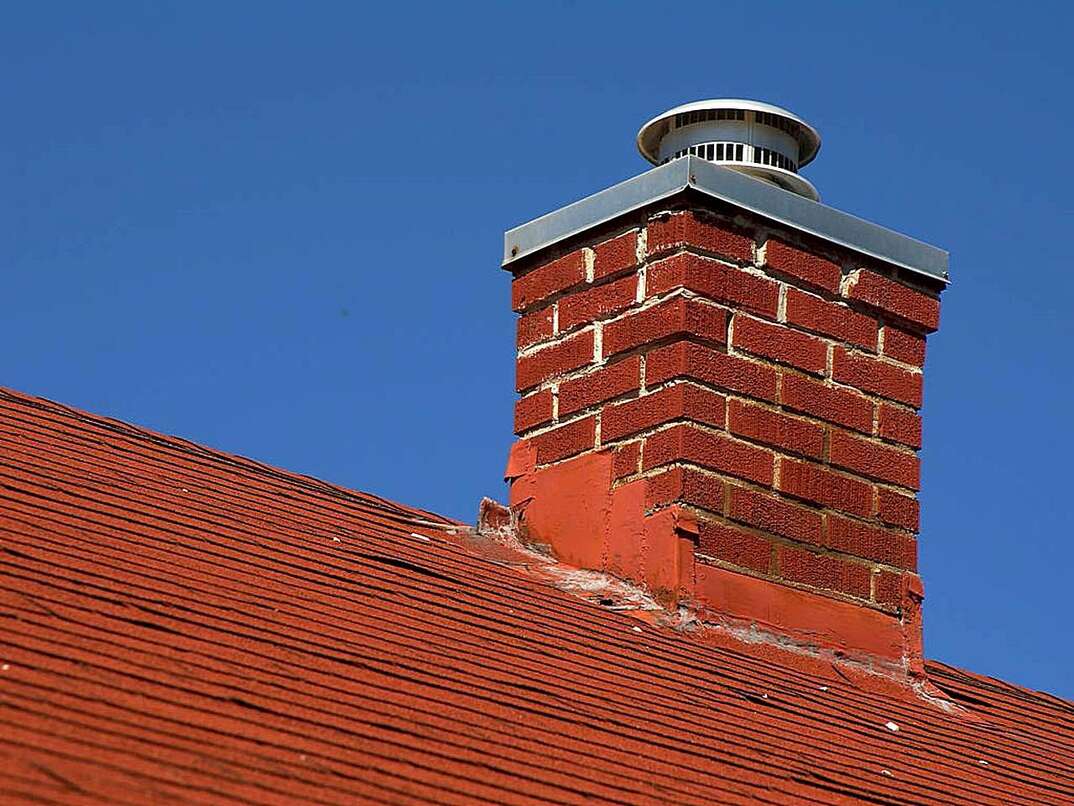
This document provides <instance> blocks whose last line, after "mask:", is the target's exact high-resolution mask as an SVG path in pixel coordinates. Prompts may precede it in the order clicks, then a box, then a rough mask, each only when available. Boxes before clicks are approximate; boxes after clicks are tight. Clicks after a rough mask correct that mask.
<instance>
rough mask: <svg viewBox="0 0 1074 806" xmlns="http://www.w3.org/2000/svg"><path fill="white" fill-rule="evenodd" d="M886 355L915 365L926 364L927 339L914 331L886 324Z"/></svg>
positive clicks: (921, 365)
mask: <svg viewBox="0 0 1074 806" xmlns="http://www.w3.org/2000/svg"><path fill="white" fill-rule="evenodd" d="M884 355H886V356H887V357H888V358H894V359H895V360H896V361H904V362H905V363H907V364H913V365H914V366H915V367H923V366H925V340H924V339H923V338H921V337H920V336H917V335H915V334H913V333H908V332H907V331H905V330H900V329H899V328H897V327H894V326H892V325H884Z"/></svg>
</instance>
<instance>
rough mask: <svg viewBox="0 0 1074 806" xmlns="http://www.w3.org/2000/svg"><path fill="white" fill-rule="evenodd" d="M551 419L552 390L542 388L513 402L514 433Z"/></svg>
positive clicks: (519, 432)
mask: <svg viewBox="0 0 1074 806" xmlns="http://www.w3.org/2000/svg"><path fill="white" fill-rule="evenodd" d="M551 421H552V390H551V389H542V390H541V391H539V392H534V393H533V394H532V395H527V396H526V397H523V398H520V399H519V400H518V402H517V403H515V433H516V434H521V433H522V432H523V431H528V430H529V429H531V428H534V427H536V426H538V425H543V424H544V423H549V422H551Z"/></svg>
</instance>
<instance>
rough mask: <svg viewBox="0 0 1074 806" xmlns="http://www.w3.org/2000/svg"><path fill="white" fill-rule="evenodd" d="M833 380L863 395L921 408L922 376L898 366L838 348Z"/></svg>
mask: <svg viewBox="0 0 1074 806" xmlns="http://www.w3.org/2000/svg"><path fill="white" fill-rule="evenodd" d="M832 377H833V378H834V379H835V380H836V381H838V382H839V383H845V384H847V385H848V386H853V387H855V388H857V389H861V390H862V391H863V392H871V393H872V394H874V395H879V396H880V397H886V398H889V399H891V400H897V401H899V402H900V403H905V404H906V405H908V406H913V407H914V408H915V409H919V408H921V381H922V378H921V373H920V372H911V371H910V370H908V369H904V368H902V367H900V366H897V365H895V364H889V363H887V362H885V361H881V360H879V359H877V358H871V357H869V356H867V355H862V354H860V353H852V352H850V351H848V350H845V349H843V348H842V347H836V348H835V356H834V358H833V361H832Z"/></svg>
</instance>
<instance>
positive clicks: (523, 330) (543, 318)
mask: <svg viewBox="0 0 1074 806" xmlns="http://www.w3.org/2000/svg"><path fill="white" fill-rule="evenodd" d="M515 332H516V335H517V336H518V339H517V343H518V349H520V350H522V349H524V348H526V347H529V346H530V345H531V344H536V343H537V342H539V341H544V340H545V339H550V338H552V306H549V307H547V308H542V309H541V310H539V311H533V312H532V313H524V314H522V316H520V317H518V322H517V324H516V326H515Z"/></svg>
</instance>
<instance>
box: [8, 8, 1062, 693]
mask: <svg viewBox="0 0 1074 806" xmlns="http://www.w3.org/2000/svg"><path fill="white" fill-rule="evenodd" d="M5 16H6V19H5V25H4V26H3V31H2V32H0V52H2V53H3V57H2V58H3V60H4V63H5V65H4V70H3V77H2V78H0V93H2V95H0V100H2V103H3V108H4V112H5V114H4V123H3V126H2V127H0V144H2V148H0V182H2V193H0V204H2V205H3V207H2V209H0V250H2V251H0V257H2V259H3V272H4V285H3V295H2V299H3V316H2V317H0V339H2V343H3V345H4V349H3V350H0V385H4V386H8V387H12V388H16V389H20V390H23V391H27V392H31V393H35V394H40V395H44V396H46V397H50V398H53V399H56V400H59V401H62V402H65V403H69V404H71V405H75V406H79V407H83V408H87V409H90V410H93V411H96V412H102V413H105V414H108V415H111V416H114V417H118V418H122V419H124V420H129V421H132V422H135V423H139V424H142V425H146V426H149V427H152V428H154V429H158V430H162V431H165V432H169V433H174V434H179V435H182V436H184V437H187V438H190V439H193V440H197V441H200V442H204V443H206V444H209V445H212V446H215V447H219V448H222V449H226V450H228V451H232V452H236V453H241V454H245V455H249V456H252V457H255V458H258V459H261V460H263V461H267V462H270V463H273V464H277V465H281V466H284V467H287V468H290V469H294V470H298V471H302V472H306V473H310V474H313V475H316V476H319V477H322V478H325V479H328V480H331V481H334V482H337V483H340V484H343V485H347V486H350V487H355V488H360V489H363V490H369V491H373V492H376V493H380V494H383V495H386V496H389V497H392V498H395V499H398V500H401V501H404V502H407V503H411V504H415V505H419V506H423V507H426V508H429V509H433V510H437V511H440V512H443V513H445V514H450V515H454V516H457V517H461V518H465V519H468V520H469V519H472V517H473V515H474V513H475V511H476V507H477V502H478V500H479V499H480V497H481V496H482V495H492V496H495V497H499V498H501V499H502V498H503V487H502V483H501V481H500V475H501V471H502V469H503V465H504V460H505V457H506V452H507V448H508V445H509V444H510V441H511V412H512V402H513V384H512V379H513V362H512V349H513V315H512V314H511V311H510V309H509V304H508V278H507V276H506V275H505V274H504V273H503V272H502V271H501V270H500V269H499V261H500V254H501V246H502V233H503V231H504V230H505V229H507V228H509V227H511V226H513V225H515V224H518V223H520V222H523V221H526V220H528V219H530V218H533V217H535V216H536V215H539V214H541V213H544V212H547V211H549V210H552V209H554V208H556V207H559V206H561V205H563V204H565V203H567V202H570V201H573V200H575V199H577V198H580V197H582V196H585V195H587V194H589V193H592V192H594V191H597V190H600V189H602V188H604V187H606V186H608V185H610V184H613V183H615V182H617V181H620V180H622V179H625V178H627V177H630V176H633V175H635V174H637V173H640V172H641V171H643V170H644V169H645V168H646V167H647V166H646V164H645V163H644V162H643V161H642V160H641V158H640V157H639V156H638V155H637V153H636V152H635V151H634V145H633V136H634V133H635V131H636V130H637V127H638V126H639V125H640V124H641V123H642V122H643V121H644V120H646V119H648V118H649V117H651V116H652V115H654V114H656V113H658V112H660V111H662V110H664V109H665V108H667V107H670V106H673V105H675V104H678V103H680V102H683V101H687V100H694V99H696V98H704V97H718V96H741V97H752V98H758V99H763V100H767V101H770V102H774V103H777V104H781V105H784V106H787V107H789V108H790V109H792V110H794V111H796V112H797V113H798V114H800V115H802V116H803V117H805V118H806V119H807V120H809V121H811V122H812V123H813V124H814V125H816V126H817V128H818V129H819V130H820V131H821V134H822V136H823V138H824V147H823V148H822V150H821V153H820V156H819V158H818V160H817V162H816V163H815V164H814V165H812V166H810V167H809V168H808V169H807V172H806V173H807V175H808V176H809V178H810V179H811V180H812V182H813V183H814V184H815V185H816V186H817V188H818V189H819V190H820V192H821V194H822V196H823V198H824V200H825V202H826V203H828V204H831V205H833V206H836V207H839V208H841V209H844V210H847V211H849V212H852V213H855V214H857V215H860V216H863V217H865V218H868V219H871V220H873V221H877V222H879V223H881V224H883V225H885V226H888V227H891V228H893V229H896V230H899V231H902V232H905V233H907V234H910V235H913V236H915V237H918V238H921V239H923V240H926V241H929V242H931V243H935V244H938V245H940V246H943V247H945V248H947V249H949V250H950V252H951V274H952V278H953V283H952V285H951V287H950V289H949V291H948V292H947V294H946V295H945V298H944V309H943V322H942V328H941V331H940V333H939V334H938V335H936V336H934V337H933V338H932V339H931V340H930V344H929V356H928V365H927V368H926V385H925V397H926V404H925V449H924V451H923V461H924V477H923V484H924V491H923V493H922V496H921V498H922V504H923V509H922V518H923V531H922V538H921V552H922V561H921V562H922V572H923V575H924V578H925V584H926V591H927V598H926V616H925V617H926V621H925V625H926V633H925V634H926V648H927V651H928V653H929V655H931V656H932V657H936V658H939V659H942V660H945V661H949V662H951V663H955V664H958V665H962V666H966V667H969V668H972V669H974V670H976V671H980V672H984V673H988V674H993V675H999V676H1002V677H1005V678H1008V679H1010V680H1012V681H1015V682H1018V683H1022V684H1024V685H1027V686H1031V687H1035V688H1043V689H1046V690H1050V691H1053V692H1056V693H1059V694H1062V695H1065V696H1067V697H1074V674H1072V672H1071V666H1072V664H1074V649H1072V644H1071V641H1070V636H1071V627H1070V616H1069V604H1068V602H1069V589H1070V582H1069V575H1070V571H1069V568H1070V559H1069V558H1070V556H1071V553H1072V551H1071V545H1072V537H1074V535H1072V534H1071V531H1072V530H1071V515H1070V505H1069V501H1070V499H1071V492H1070V486H1071V484H1070V478H1071V466H1072V461H1074V426H1072V420H1071V409H1072V397H1074V396H1072V391H1074V380H1072V376H1074V353H1072V350H1071V337H1072V335H1074V326H1072V318H1071V313H1070V306H1071V299H1072V296H1074V274H1072V272H1071V268H1072V266H1074V245H1072V244H1074V227H1072V224H1074V221H1072V218H1074V217H1072V212H1074V203H1072V202H1071V198H1072V195H1071V194H1072V191H1071V186H1072V184H1074V168H1072V167H1071V166H1072V157H1071V155H1070V153H1069V152H1070V141H1071V135H1072V133H1074V126H1072V124H1074V115H1072V112H1071V105H1070V77H1071V75H1074V57H1072V56H1071V49H1070V45H1069V41H1068V39H1069V36H1068V35H1069V31H1070V30H1071V26H1072V25H1074V14H1072V12H1071V11H1070V10H1068V7H1067V6H1066V5H1065V4H1059V3H1055V4H1051V3H1033V4H1030V5H1029V6H1021V7H1017V8H1015V7H1012V6H1011V5H1010V4H1009V3H1004V4H1000V3H995V4H992V3H972V4H971V3H954V2H952V3H945V4H933V3H899V4H893V3H888V4H874V3H849V2H848V3H831V2H829V3H825V2H817V3H813V4H809V5H808V10H807V6H805V5H803V4H801V3H759V2H750V3H733V2H725V3H718V4H717V3H711V2H706V3H697V4H691V3H687V2H680V3H675V4H669V5H668V6H666V7H662V6H661V5H660V4H653V3H644V4H642V3H637V4H634V3H597V2H592V3H582V2H578V3H562V2H541V3H532V4H527V5H523V4H521V3H518V4H513V3H495V4H492V3H490V4H483V3H452V4H443V3H436V4H428V5H425V4H420V3H407V4H361V3H331V2H317V3H297V2H293V3H280V2H258V3H252V2H251V3H242V2H230V3H207V2H191V3H174V4H172V3H164V2H157V3H121V2H110V3H97V4H86V3H70V4H60V3H53V2H39V3H24V4H20V5H19V7H11V8H9V9H8V12H7V14H6V15H5Z"/></svg>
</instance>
